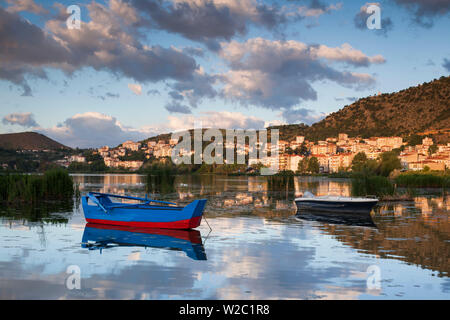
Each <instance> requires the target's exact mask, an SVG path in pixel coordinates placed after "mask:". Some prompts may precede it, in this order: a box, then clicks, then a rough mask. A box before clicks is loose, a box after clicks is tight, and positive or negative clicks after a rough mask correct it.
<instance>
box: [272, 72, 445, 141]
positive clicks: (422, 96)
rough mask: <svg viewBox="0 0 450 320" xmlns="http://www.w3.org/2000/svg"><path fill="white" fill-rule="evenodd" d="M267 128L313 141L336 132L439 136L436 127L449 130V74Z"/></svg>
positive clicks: (282, 136)
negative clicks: (308, 121) (313, 119)
mask: <svg viewBox="0 0 450 320" xmlns="http://www.w3.org/2000/svg"><path fill="white" fill-rule="evenodd" d="M271 128H272V129H280V138H281V139H283V140H293V139H294V137H295V136H297V135H304V136H305V137H306V139H309V140H312V141H317V140H324V139H325V138H327V137H336V136H337V135H338V134H339V133H340V132H342V133H347V134H348V135H349V136H351V137H355V136H361V137H363V138H368V137H371V136H391V135H399V136H403V137H406V136H409V135H411V134H420V133H427V132H434V134H437V135H439V134H440V132H439V131H440V130H442V129H450V77H441V78H440V79H438V80H434V81H431V82H428V83H423V84H421V85H418V86H416V87H411V88H408V89H405V90H401V91H399V92H395V93H389V94H386V93H385V94H380V95H377V96H371V97H367V98H363V99H360V100H358V101H356V102H354V103H353V104H351V105H348V106H345V107H344V108H342V109H341V110H339V111H337V112H333V113H331V114H330V115H328V116H327V117H326V118H325V119H323V120H321V121H319V122H317V123H314V124H313V125H311V126H307V125H304V124H294V125H285V126H275V127H271ZM446 139H447V140H448V134H447V138H446Z"/></svg>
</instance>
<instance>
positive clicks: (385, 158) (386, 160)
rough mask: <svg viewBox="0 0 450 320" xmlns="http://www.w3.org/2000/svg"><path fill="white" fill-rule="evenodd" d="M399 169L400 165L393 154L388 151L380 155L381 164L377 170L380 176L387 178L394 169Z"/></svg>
mask: <svg viewBox="0 0 450 320" xmlns="http://www.w3.org/2000/svg"><path fill="white" fill-rule="evenodd" d="M401 168H402V164H401V162H400V159H399V158H398V156H397V154H396V153H395V152H392V151H389V152H383V153H382V154H381V162H380V166H379V170H378V171H379V173H380V175H382V176H385V177H387V176H389V174H390V173H391V171H393V170H394V169H401Z"/></svg>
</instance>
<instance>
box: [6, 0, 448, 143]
mask: <svg viewBox="0 0 450 320" xmlns="http://www.w3.org/2000/svg"><path fill="white" fill-rule="evenodd" d="M73 4H76V5H79V7H80V8H81V20H82V23H81V28H80V30H77V29H73V30H69V29H68V28H67V26H66V25H65V19H67V14H66V15H64V14H65V13H64V11H65V9H66V8H67V7H68V6H69V5H73ZM369 4H371V3H368V2H366V1H339V0H337V1H325V0H321V1H317V0H313V1H310V0H305V1H301V0H298V1H283V2H281V1H280V2H274V1H263V0H242V1H237V0H191V1H185V0H164V1H156V0H148V1H140V0H111V1H99V0H97V1H59V3H56V4H55V2H54V1H38V0H34V1H33V0H17V1H12V0H3V1H0V6H1V8H2V9H0V10H2V11H1V14H2V20H3V21H4V22H3V23H2V22H0V42H2V46H1V47H3V49H0V92H1V96H0V97H1V98H0V99H1V100H0V102H1V106H2V107H1V109H0V118H1V119H2V121H1V122H0V133H8V132H21V131H30V130H32V131H38V132H42V133H44V134H46V135H48V136H50V137H52V138H54V139H56V140H58V141H60V142H62V143H65V144H67V145H69V146H72V147H74V146H79V147H97V146H100V145H104V144H110V145H117V144H118V143H120V142H122V140H123V139H142V138H145V137H147V136H149V135H154V134H157V133H164V132H168V131H173V130H177V129H183V128H189V127H192V126H193V124H194V123H199V122H201V123H202V124H203V125H205V126H217V127H234V128H261V127H264V126H265V125H267V124H269V123H299V122H305V123H308V124H311V123H313V122H315V121H318V120H320V119H321V118H323V117H324V116H325V115H326V114H328V113H330V112H334V111H337V110H338V109H340V108H342V107H343V106H344V105H347V104H350V103H351V102H352V100H353V99H355V98H361V97H365V96H369V95H373V94H376V93H377V92H394V91H398V90H401V89H404V88H407V87H409V86H414V85H417V84H419V83H422V82H428V81H431V80H433V79H434V78H439V77H441V76H448V74H449V72H450V70H449V68H450V67H449V64H445V62H446V61H448V60H450V42H449V41H448V31H449V30H450V19H449V17H450V1H448V0H446V1H444V0H436V1H432V2H428V1H422V0H394V1H381V2H374V3H372V4H376V5H378V6H379V7H380V8H381V19H382V20H381V21H382V29H381V30H369V29H367V28H365V27H364V24H361V22H360V26H359V27H358V26H357V18H358V14H360V16H359V17H360V18H359V19H360V20H361V19H362V20H361V21H362V23H364V22H365V20H364V19H366V18H367V17H368V16H369V14H367V13H365V12H363V13H364V14H365V15H364V14H361V12H362V10H364V8H365V7H364V6H367V5H369ZM243 5H245V6H243ZM239 6H241V7H239ZM180 15H181V17H180ZM212 15H214V17H213V16H212ZM200 17H201V18H200ZM184 18H185V19H184ZM27 21H28V22H27ZM28 23H30V24H31V27H30V26H29V25H28ZM383 23H384V25H383ZM361 25H363V27H361ZM30 28H31V29H30ZM22 29H23V30H22ZM41 55H42V56H41ZM446 59H447V60H446ZM129 85H134V88H138V89H137V90H136V89H135V92H133V91H132V90H131V89H130V86H129Z"/></svg>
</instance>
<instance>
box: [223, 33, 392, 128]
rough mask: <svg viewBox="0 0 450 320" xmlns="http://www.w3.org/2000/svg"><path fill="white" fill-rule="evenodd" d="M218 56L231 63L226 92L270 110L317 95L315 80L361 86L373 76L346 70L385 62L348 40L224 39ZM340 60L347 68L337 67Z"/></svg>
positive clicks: (370, 82) (225, 77)
mask: <svg viewBox="0 0 450 320" xmlns="http://www.w3.org/2000/svg"><path fill="white" fill-rule="evenodd" d="M220 56H221V57H222V58H223V59H224V60H225V62H226V63H227V64H228V66H229V67H230V70H229V71H227V72H225V73H223V74H222V75H221V77H220V79H221V81H223V82H224V86H223V92H222V95H223V97H224V98H226V99H229V100H232V101H237V102H239V103H241V104H243V105H256V106H261V107H264V108H268V109H272V110H290V109H292V108H294V107H296V106H297V107H298V106H299V104H300V103H301V102H303V101H306V100H316V99H317V92H316V91H315V90H314V88H313V86H312V84H313V83H314V82H317V81H324V80H325V81H331V82H335V83H337V84H339V85H341V86H345V87H352V88H355V89H357V90H358V89H363V88H368V87H370V86H372V85H373V84H374V83H375V78H374V77H373V76H372V75H370V74H367V73H357V72H353V71H348V69H349V68H348V67H368V66H370V65H371V64H380V63H384V62H385V59H384V58H383V56H381V55H375V56H368V55H366V54H364V53H363V52H362V51H360V50H357V49H355V48H353V47H352V46H351V45H350V44H348V43H344V44H342V45H341V46H340V47H328V46H326V45H308V44H305V43H303V42H299V41H294V40H290V41H272V40H267V39H263V38H253V39H249V40H247V41H245V42H237V41H231V42H228V43H222V50H221V51H220ZM335 65H336V66H335ZM342 65H344V67H345V69H344V70H339V69H338V67H339V66H342ZM286 120H287V119H286Z"/></svg>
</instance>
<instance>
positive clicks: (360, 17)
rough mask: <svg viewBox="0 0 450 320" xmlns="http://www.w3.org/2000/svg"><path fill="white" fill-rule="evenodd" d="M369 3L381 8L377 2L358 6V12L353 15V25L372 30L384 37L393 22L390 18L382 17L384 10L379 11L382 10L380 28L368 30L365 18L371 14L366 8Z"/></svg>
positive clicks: (391, 27)
mask: <svg viewBox="0 0 450 320" xmlns="http://www.w3.org/2000/svg"><path fill="white" fill-rule="evenodd" d="M370 5H376V6H378V7H380V9H382V6H381V4H380V3H379V2H367V3H366V4H365V5H363V6H362V7H361V8H360V10H359V12H358V13H357V14H356V15H355V17H354V19H353V22H354V24H355V27H356V28H358V29H360V30H368V31H372V32H375V34H377V35H382V36H385V37H386V36H387V33H388V32H389V31H391V30H392V29H393V27H394V24H393V22H392V20H391V18H389V17H384V11H381V12H382V15H381V16H382V18H381V29H374V30H370V29H369V28H367V19H368V18H369V16H370V15H371V14H369V13H367V8H368V7H369V6H370Z"/></svg>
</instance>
